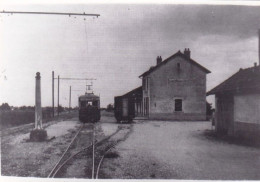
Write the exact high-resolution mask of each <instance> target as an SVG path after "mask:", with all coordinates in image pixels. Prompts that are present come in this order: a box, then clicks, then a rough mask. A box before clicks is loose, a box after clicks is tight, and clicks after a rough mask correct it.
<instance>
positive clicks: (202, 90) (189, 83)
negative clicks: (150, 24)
mask: <svg viewBox="0 0 260 182" xmlns="http://www.w3.org/2000/svg"><path fill="white" fill-rule="evenodd" d="M190 55H191V52H190V50H189V49H185V50H184V53H182V52H181V51H178V52H177V53H175V54H174V55H172V56H170V57H168V58H167V59H165V60H164V61H163V60H162V58H161V56H158V57H157V59H156V65H155V66H153V67H151V68H150V69H149V70H147V71H146V72H144V73H143V74H141V75H140V76H139V77H140V78H141V79H142V103H141V107H142V108H141V113H140V112H139V110H137V113H138V114H139V115H142V116H145V117H147V118H149V119H156V120H205V119H206V75H207V74H208V73H210V71H209V70H208V69H206V68H205V67H203V66H202V65H200V64H199V63H197V62H196V61H194V60H193V59H191V57H190ZM139 105H140V104H139Z"/></svg>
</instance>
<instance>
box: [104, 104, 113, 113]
mask: <svg viewBox="0 0 260 182" xmlns="http://www.w3.org/2000/svg"><path fill="white" fill-rule="evenodd" d="M113 110H114V105H113V104H108V105H107V109H106V111H108V112H112V111H113Z"/></svg>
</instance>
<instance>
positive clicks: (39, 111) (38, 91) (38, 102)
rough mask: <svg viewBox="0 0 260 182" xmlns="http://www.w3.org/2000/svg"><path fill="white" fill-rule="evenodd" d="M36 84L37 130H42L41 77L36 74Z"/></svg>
mask: <svg viewBox="0 0 260 182" xmlns="http://www.w3.org/2000/svg"><path fill="white" fill-rule="evenodd" d="M35 78H36V84H35V129H42V106H41V76H40V73H39V72H37V73H36V77H35Z"/></svg>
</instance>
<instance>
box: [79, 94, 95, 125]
mask: <svg viewBox="0 0 260 182" xmlns="http://www.w3.org/2000/svg"><path fill="white" fill-rule="evenodd" d="M79 120H80V121H81V122H83V123H95V122H98V121H99V120H100V98H99V96H97V95H94V94H93V93H86V94H85V95H82V96H80V97H79Z"/></svg>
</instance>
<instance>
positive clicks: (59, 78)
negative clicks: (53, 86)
mask: <svg viewBox="0 0 260 182" xmlns="http://www.w3.org/2000/svg"><path fill="white" fill-rule="evenodd" d="M59 106H60V75H58V116H59V114H60V111H59Z"/></svg>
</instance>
